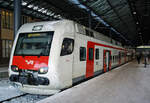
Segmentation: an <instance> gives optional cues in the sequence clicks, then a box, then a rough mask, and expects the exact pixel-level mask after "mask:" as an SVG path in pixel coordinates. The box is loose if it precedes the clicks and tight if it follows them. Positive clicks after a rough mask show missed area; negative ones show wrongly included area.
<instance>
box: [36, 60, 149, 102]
mask: <svg viewBox="0 0 150 103" xmlns="http://www.w3.org/2000/svg"><path fill="white" fill-rule="evenodd" d="M38 103H150V65H147V67H146V68H145V67H144V64H143V63H141V64H137V61H132V62H129V63H127V64H124V65H122V66H120V67H118V68H115V69H113V70H111V71H110V72H107V73H104V74H102V75H100V76H97V77H95V78H93V79H90V80H88V81H86V82H83V83H81V84H79V85H76V86H74V87H72V88H69V89H67V90H64V91H62V92H60V93H58V94H55V95H53V96H50V97H48V98H46V99H44V100H41V101H39V102H38Z"/></svg>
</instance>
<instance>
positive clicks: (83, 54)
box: [80, 47, 86, 61]
mask: <svg viewBox="0 0 150 103" xmlns="http://www.w3.org/2000/svg"><path fill="white" fill-rule="evenodd" d="M85 60H86V48H85V47H80V61H85Z"/></svg>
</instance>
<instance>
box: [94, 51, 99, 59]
mask: <svg viewBox="0 0 150 103" xmlns="http://www.w3.org/2000/svg"><path fill="white" fill-rule="evenodd" d="M95 59H96V60H98V59H99V49H95Z"/></svg>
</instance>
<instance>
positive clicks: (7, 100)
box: [0, 93, 28, 103]
mask: <svg viewBox="0 0 150 103" xmlns="http://www.w3.org/2000/svg"><path fill="white" fill-rule="evenodd" d="M26 95H28V93H24V94H21V95H18V96H14V97H11V98H8V99H5V100H2V101H0V103H3V102H9V101H11V100H13V99H17V98H20V97H23V96H26Z"/></svg>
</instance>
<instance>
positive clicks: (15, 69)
mask: <svg viewBox="0 0 150 103" xmlns="http://www.w3.org/2000/svg"><path fill="white" fill-rule="evenodd" d="M11 70H12V71H13V72H18V71H19V68H18V67H17V66H15V65H12V66H11Z"/></svg>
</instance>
